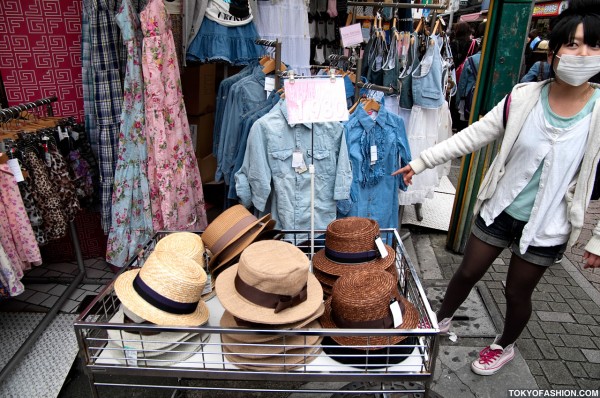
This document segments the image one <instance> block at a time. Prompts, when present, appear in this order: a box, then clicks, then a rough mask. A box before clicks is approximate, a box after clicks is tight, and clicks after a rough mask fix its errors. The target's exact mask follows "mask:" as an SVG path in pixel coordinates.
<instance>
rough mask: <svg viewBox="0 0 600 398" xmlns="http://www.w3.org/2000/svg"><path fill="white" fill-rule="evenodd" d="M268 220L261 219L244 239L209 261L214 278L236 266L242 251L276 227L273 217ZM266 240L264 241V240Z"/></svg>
mask: <svg viewBox="0 0 600 398" xmlns="http://www.w3.org/2000/svg"><path fill="white" fill-rule="evenodd" d="M265 217H266V218H264V219H261V220H263V221H260V222H259V223H258V224H256V225H255V226H254V227H252V228H251V229H250V230H248V231H247V232H246V233H245V234H244V235H243V236H242V237H240V238H239V239H237V240H236V241H234V242H232V243H231V244H230V245H229V246H227V247H226V248H225V249H224V250H222V251H221V253H220V254H218V255H217V256H213V257H212V258H211V260H210V261H209V269H210V272H211V274H212V275H213V277H215V278H216V277H217V276H218V275H219V274H220V273H221V272H223V271H224V270H225V269H227V268H228V267H230V266H232V265H233V264H235V263H236V262H237V261H238V259H239V256H240V254H241V253H242V251H244V249H245V248H246V247H248V246H249V245H250V244H252V242H256V241H258V240H260V238H261V236H262V235H263V234H264V233H265V232H266V231H269V230H271V229H273V227H275V220H271V216H270V215H269V214H268V215H266V216H265ZM263 240H264V239H263Z"/></svg>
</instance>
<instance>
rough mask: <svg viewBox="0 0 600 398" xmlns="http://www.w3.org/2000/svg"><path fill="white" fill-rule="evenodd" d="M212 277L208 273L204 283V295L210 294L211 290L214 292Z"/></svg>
mask: <svg viewBox="0 0 600 398" xmlns="http://www.w3.org/2000/svg"><path fill="white" fill-rule="evenodd" d="M211 280H212V277H211V275H210V273H209V274H207V275H206V283H205V284H204V290H203V291H202V295H203V296H204V295H205V294H208V293H210V292H212V283H211Z"/></svg>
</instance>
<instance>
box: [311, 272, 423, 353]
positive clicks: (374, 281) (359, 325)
mask: <svg viewBox="0 0 600 398" xmlns="http://www.w3.org/2000/svg"><path fill="white" fill-rule="evenodd" d="M392 299H396V300H397V301H398V302H399V304H400V309H401V311H402V324H401V325H399V326H398V327H397V328H396V329H414V328H415V327H417V324H418V322H419V314H418V312H417V309H416V308H415V306H414V305H413V304H412V303H410V302H409V301H408V300H406V299H405V298H404V297H403V296H402V295H400V292H399V291H398V287H397V285H396V282H395V281H394V277H393V276H392V275H390V273H389V272H385V271H381V270H377V271H365V272H351V273H348V274H346V275H343V276H341V277H340V278H339V279H338V280H337V281H336V282H335V285H334V286H333V293H332V295H331V297H330V298H329V299H327V301H326V302H325V313H324V314H323V316H322V317H321V319H320V320H321V324H322V325H323V327H324V328H340V329H342V328H347V329H348V328H349V329H392V328H393V318H392V313H391V310H390V301H391V300H392ZM406 337H407V336H398V335H392V336H332V339H333V340H334V341H335V342H337V343H338V344H340V345H347V346H368V347H369V349H372V347H373V346H375V347H377V346H386V345H393V344H397V343H399V342H401V341H402V340H404V339H405V338H406ZM357 348H359V349H364V350H366V349H367V348H366V347H365V348H361V347H357Z"/></svg>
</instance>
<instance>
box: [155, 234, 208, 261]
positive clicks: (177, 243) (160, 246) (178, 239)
mask: <svg viewBox="0 0 600 398" xmlns="http://www.w3.org/2000/svg"><path fill="white" fill-rule="evenodd" d="M154 250H155V251H167V252H173V253H177V254H180V255H182V256H184V257H188V258H191V259H192V260H194V261H196V262H197V263H198V264H199V265H200V266H202V267H203V268H206V261H205V257H204V255H205V253H206V250H205V249H204V243H203V242H202V238H201V237H200V235H198V234H195V233H193V232H174V233H171V234H168V235H166V236H165V237H163V238H162V239H161V240H159V241H158V243H157V244H156V248H155V249H154Z"/></svg>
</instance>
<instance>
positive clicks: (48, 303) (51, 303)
mask: <svg viewBox="0 0 600 398" xmlns="http://www.w3.org/2000/svg"><path fill="white" fill-rule="evenodd" d="M57 301H58V296H50V297H48V298H47V299H46V300H44V302H43V303H41V304H40V305H42V306H44V307H48V308H52V307H53V306H54V304H56V302H57Z"/></svg>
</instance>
